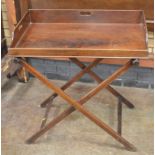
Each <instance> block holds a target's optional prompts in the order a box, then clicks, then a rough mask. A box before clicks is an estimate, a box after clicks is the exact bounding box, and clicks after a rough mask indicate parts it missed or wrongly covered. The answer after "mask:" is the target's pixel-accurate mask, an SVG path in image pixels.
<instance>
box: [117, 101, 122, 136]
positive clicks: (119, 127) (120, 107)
mask: <svg viewBox="0 0 155 155" xmlns="http://www.w3.org/2000/svg"><path fill="white" fill-rule="evenodd" d="M117 107H118V108H117V116H118V126H117V132H118V134H120V135H121V134H122V102H121V99H118V106H117Z"/></svg>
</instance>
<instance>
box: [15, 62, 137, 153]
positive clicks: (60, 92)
mask: <svg viewBox="0 0 155 155" xmlns="http://www.w3.org/2000/svg"><path fill="white" fill-rule="evenodd" d="M18 62H19V63H20V64H21V65H23V66H24V67H25V68H26V69H27V70H28V71H29V72H30V73H32V74H33V75H34V76H36V77H37V78H38V79H39V80H41V81H42V82H43V83H44V84H45V85H46V86H47V87H48V88H50V89H52V90H53V91H55V92H56V93H57V94H58V95H59V96H61V97H62V98H63V99H64V100H66V101H67V102H68V103H69V104H71V107H70V108H71V110H72V111H74V108H75V109H77V110H79V111H80V112H81V113H82V114H84V115H85V116H86V117H87V118H89V119H90V120H92V121H93V122H94V123H95V124H97V125H98V126H99V127H101V128H102V129H104V130H105V131H106V132H107V133H109V134H110V135H111V136H112V137H114V138H115V139H116V140H117V141H119V142H120V143H122V144H123V145H124V146H125V147H126V148H127V149H129V150H132V151H135V150H136V148H135V147H134V146H133V145H132V144H131V143H129V142H128V141H127V140H126V139H124V138H123V137H122V136H120V135H119V134H118V133H117V132H115V131H114V130H113V129H112V128H110V127H109V126H108V125H107V124H105V123H104V122H102V121H101V120H100V119H99V118H97V117H96V116H95V115H94V114H92V113H91V112H89V111H88V110H87V109H85V108H84V107H83V106H82V105H81V104H84V103H85V102H86V101H88V100H89V99H90V98H91V97H93V96H94V95H95V94H97V93H98V92H99V91H100V90H102V89H103V88H105V87H107V86H108V85H109V84H110V83H111V82H112V81H113V80H114V79H115V78H117V77H118V76H120V75H121V74H123V73H124V72H126V71H127V70H128V69H129V68H130V67H131V66H132V60H130V61H128V62H127V63H126V64H125V65H124V66H123V67H121V68H120V69H118V70H117V71H115V72H114V73H113V74H112V75H111V76H109V78H107V79H106V80H104V81H103V82H101V83H100V84H99V85H98V86H97V87H96V88H94V89H93V90H91V91H90V92H89V93H87V94H86V95H85V96H84V97H82V98H81V99H80V100H79V101H76V100H74V99H72V98H71V97H70V96H68V95H67V94H66V93H65V92H63V90H61V89H60V88H58V87H57V86H55V85H53V84H52V83H51V82H49V81H48V80H47V79H46V78H45V77H44V76H43V75H41V74H40V73H39V72H37V71H36V70H35V69H34V68H33V67H31V66H30V65H29V64H27V63H26V62H25V61H24V60H21V59H20V60H19V61H18ZM69 111H70V109H69ZM72 111H71V112H72ZM64 117H65V116H64ZM49 125H50V124H48V125H47V126H45V127H44V128H43V129H41V130H40V131H39V132H37V133H36V134H34V135H33V136H32V137H31V138H30V139H29V140H28V142H30V143H31V142H34V141H35V140H36V139H37V138H38V137H40V136H41V135H42V134H43V133H45V132H46V131H47V130H48V129H49V128H50V126H49Z"/></svg>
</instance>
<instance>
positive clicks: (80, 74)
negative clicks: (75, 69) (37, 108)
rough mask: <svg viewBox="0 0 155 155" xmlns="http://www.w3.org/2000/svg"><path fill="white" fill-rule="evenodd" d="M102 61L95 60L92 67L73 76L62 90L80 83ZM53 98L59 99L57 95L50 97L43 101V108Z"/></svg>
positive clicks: (85, 68)
mask: <svg viewBox="0 0 155 155" xmlns="http://www.w3.org/2000/svg"><path fill="white" fill-rule="evenodd" d="M100 61H102V59H96V60H94V62H93V63H91V64H90V65H88V66H87V67H84V68H83V70H81V71H80V72H79V73H78V74H76V75H75V76H73V77H72V78H71V79H70V80H69V81H67V82H66V83H65V84H64V85H63V86H62V87H61V89H62V90H66V89H67V88H68V87H70V86H71V85H72V84H73V83H74V82H75V81H78V80H79V79H80V78H81V77H82V76H83V75H84V74H85V73H88V72H89V71H90V69H91V68H92V67H94V66H96V65H97V64H98V63H99V62H100ZM53 97H54V98H55V97H57V94H56V93H53V94H52V95H50V96H49V97H48V98H47V99H46V100H45V101H43V102H42V103H41V107H45V106H46V104H48V103H49V102H50V100H51V99H53Z"/></svg>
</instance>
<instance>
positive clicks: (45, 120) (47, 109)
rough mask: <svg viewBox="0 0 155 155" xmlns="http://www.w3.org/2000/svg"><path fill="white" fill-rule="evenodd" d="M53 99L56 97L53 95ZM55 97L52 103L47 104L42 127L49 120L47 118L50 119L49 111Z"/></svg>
mask: <svg viewBox="0 0 155 155" xmlns="http://www.w3.org/2000/svg"><path fill="white" fill-rule="evenodd" d="M53 99H54V97H53ZM53 99H51V101H50V103H48V104H47V107H46V111H45V115H44V117H43V119H42V122H41V126H40V129H42V128H43V127H44V126H45V125H46V122H47V119H48V114H49V112H50V110H51V107H52V103H53Z"/></svg>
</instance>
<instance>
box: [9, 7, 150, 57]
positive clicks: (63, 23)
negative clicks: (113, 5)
mask: <svg viewBox="0 0 155 155" xmlns="http://www.w3.org/2000/svg"><path fill="white" fill-rule="evenodd" d="M146 31H147V30H146V23H145V17H144V13H143V11H141V10H130V11H127V10H119V11H118V10H117V11H116V10H81V9H80V10H75V9H74V10H68V9H67V10H61V9H58V10H55V9H54V10H50V9H47V10H28V12H27V13H26V14H25V15H24V17H23V18H22V19H21V20H20V22H19V23H18V25H17V26H16V28H15V31H14V36H13V41H12V44H11V47H10V48H9V53H8V54H9V55H12V56H17V57H93V58H97V57H100V58H101V57H103V58H104V57H105V58H106V57H116V58H117V57H119V58H121V57H122V58H124V57H125V58H126V57H127V58H128V57H129V58H140V57H147V55H148V49H147V35H146V34H147V32H146Z"/></svg>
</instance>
